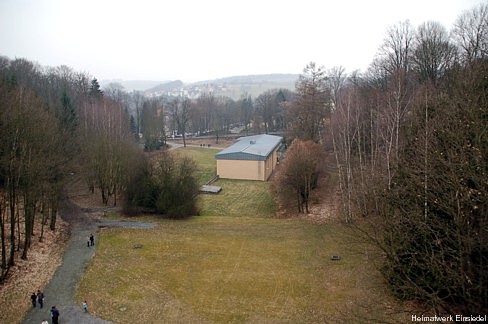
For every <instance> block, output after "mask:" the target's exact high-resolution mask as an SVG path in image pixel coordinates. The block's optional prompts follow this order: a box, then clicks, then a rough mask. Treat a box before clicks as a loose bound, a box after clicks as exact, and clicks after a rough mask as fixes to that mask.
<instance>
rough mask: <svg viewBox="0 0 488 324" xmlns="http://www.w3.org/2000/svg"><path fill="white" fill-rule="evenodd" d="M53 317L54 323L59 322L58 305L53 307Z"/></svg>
mask: <svg viewBox="0 0 488 324" xmlns="http://www.w3.org/2000/svg"><path fill="white" fill-rule="evenodd" d="M51 318H52V319H53V324H58V323H59V322H58V321H59V311H58V309H57V308H56V306H53V307H51Z"/></svg>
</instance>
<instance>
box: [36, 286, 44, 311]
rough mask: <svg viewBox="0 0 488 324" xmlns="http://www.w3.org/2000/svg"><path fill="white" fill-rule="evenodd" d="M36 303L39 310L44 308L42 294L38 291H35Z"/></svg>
mask: <svg viewBox="0 0 488 324" xmlns="http://www.w3.org/2000/svg"><path fill="white" fill-rule="evenodd" d="M37 302H38V303H39V306H41V308H42V306H44V293H43V292H42V291H40V290H37Z"/></svg>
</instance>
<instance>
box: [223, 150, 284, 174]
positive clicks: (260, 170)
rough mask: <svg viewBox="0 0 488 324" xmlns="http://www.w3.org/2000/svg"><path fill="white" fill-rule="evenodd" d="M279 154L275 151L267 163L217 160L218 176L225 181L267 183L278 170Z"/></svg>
mask: <svg viewBox="0 0 488 324" xmlns="http://www.w3.org/2000/svg"><path fill="white" fill-rule="evenodd" d="M277 158H278V152H277V151H276V150H275V151H274V152H273V153H272V154H270V156H269V158H268V159H267V160H266V161H249V160H221V159H219V160H217V174H218V175H219V177H220V178H224V179H243V180H261V181H266V180H268V178H269V177H270V176H271V174H272V173H273V170H274V169H275V168H276V164H277V163H276V162H277Z"/></svg>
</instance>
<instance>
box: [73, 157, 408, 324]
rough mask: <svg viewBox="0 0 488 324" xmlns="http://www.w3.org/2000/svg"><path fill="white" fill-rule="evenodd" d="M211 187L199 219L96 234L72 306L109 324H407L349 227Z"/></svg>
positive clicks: (258, 188) (262, 191)
mask: <svg viewBox="0 0 488 324" xmlns="http://www.w3.org/2000/svg"><path fill="white" fill-rule="evenodd" d="M188 151H191V154H195V156H197V160H198V159H199V158H200V157H199V154H203V155H204V156H205V155H206V154H208V151H202V152H200V153H199V152H196V153H195V151H194V150H193V149H191V150H188V148H187V149H185V152H188ZM209 164H210V163H209ZM217 184H218V185H221V186H222V187H223V191H222V192H221V193H220V194H218V195H201V196H200V204H201V205H202V213H201V214H202V215H203V216H196V217H193V218H190V219H187V220H180V221H170V220H162V219H159V218H153V219H152V221H153V222H155V223H157V224H158V226H157V227H156V228H154V229H145V230H135V229H103V230H101V232H100V233H99V240H98V245H97V250H96V254H95V257H94V258H93V260H92V262H91V264H90V265H89V267H88V268H87V271H86V274H85V277H84V279H83V281H82V282H81V284H80V286H79V289H78V297H77V298H78V300H79V301H80V302H81V300H82V299H87V300H88V301H89V304H90V308H91V311H92V312H94V313H95V314H96V315H97V316H100V317H102V318H104V319H106V320H110V321H113V322H116V323H133V322H144V323H175V322H176V323H203V322H210V323H324V322H361V323H364V322H371V323H376V322H378V321H382V320H388V321H390V322H392V323H395V322H405V321H407V320H408V316H404V315H402V314H398V313H397V309H396V306H395V303H394V302H393V299H392V298H391V297H389V294H388V292H387V289H386V287H385V285H384V283H383V280H382V277H381V275H380V273H379V272H378V270H377V267H378V261H379V259H378V257H377V251H376V250H375V249H374V248H373V247H372V246H371V245H370V244H369V243H367V242H365V241H363V240H361V239H360V238H359V236H358V235H357V233H356V232H355V231H354V230H353V229H352V228H351V227H349V226H346V225H344V224H341V223H338V222H337V223H333V222H331V223H328V224H323V225H316V224H312V223H310V222H307V221H303V220H298V219H276V218H274V217H273V216H274V211H275V208H276V207H275V204H274V201H273V199H272V197H271V195H270V194H269V193H268V191H269V190H268V184H267V183H264V182H257V181H236V180H233V181H230V180H219V181H218V182H217ZM144 221H148V217H144ZM134 244H142V248H140V249H134ZM331 255H340V256H341V260H340V261H332V260H330V256H331Z"/></svg>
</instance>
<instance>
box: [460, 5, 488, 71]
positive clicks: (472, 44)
mask: <svg viewBox="0 0 488 324" xmlns="http://www.w3.org/2000/svg"><path fill="white" fill-rule="evenodd" d="M452 33H453V36H454V39H455V40H456V43H457V45H458V47H459V48H460V50H461V55H462V58H463V60H464V62H466V63H468V64H471V63H473V62H475V61H477V60H479V59H483V58H486V57H487V55H488V4H486V3H484V4H479V5H478V6H477V7H475V8H473V9H471V10H469V11H466V12H464V13H463V14H462V15H461V16H459V17H458V19H457V20H456V22H455V24H454V28H453V30H452Z"/></svg>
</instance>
